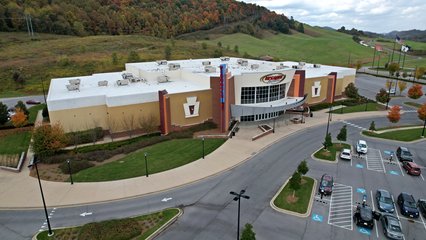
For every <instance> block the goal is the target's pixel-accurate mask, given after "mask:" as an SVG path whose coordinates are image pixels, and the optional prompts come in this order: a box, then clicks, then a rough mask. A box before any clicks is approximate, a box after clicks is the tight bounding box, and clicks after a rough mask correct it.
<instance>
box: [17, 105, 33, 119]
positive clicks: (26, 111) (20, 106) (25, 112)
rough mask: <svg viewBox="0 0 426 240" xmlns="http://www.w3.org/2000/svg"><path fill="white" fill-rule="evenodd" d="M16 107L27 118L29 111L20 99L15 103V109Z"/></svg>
mask: <svg viewBox="0 0 426 240" xmlns="http://www.w3.org/2000/svg"><path fill="white" fill-rule="evenodd" d="M18 108H19V109H21V110H22V111H23V112H24V114H25V115H26V116H27V118H28V116H29V115H30V111H28V109H27V106H26V105H25V103H24V102H22V101H18V103H17V104H16V105H15V109H18Z"/></svg>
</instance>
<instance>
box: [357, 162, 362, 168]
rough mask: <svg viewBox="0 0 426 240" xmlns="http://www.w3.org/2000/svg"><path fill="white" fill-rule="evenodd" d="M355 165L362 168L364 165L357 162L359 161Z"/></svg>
mask: <svg viewBox="0 0 426 240" xmlns="http://www.w3.org/2000/svg"><path fill="white" fill-rule="evenodd" d="M356 167H357V168H364V165H362V164H359V163H358V164H357V165H356Z"/></svg>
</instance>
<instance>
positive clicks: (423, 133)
mask: <svg viewBox="0 0 426 240" xmlns="http://www.w3.org/2000/svg"><path fill="white" fill-rule="evenodd" d="M425 127H426V119H425V123H424V124H423V131H422V137H425Z"/></svg>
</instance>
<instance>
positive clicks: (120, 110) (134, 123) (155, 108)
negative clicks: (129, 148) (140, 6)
mask: <svg viewBox="0 0 426 240" xmlns="http://www.w3.org/2000/svg"><path fill="white" fill-rule="evenodd" d="M107 115H108V116H107V118H108V127H107V128H106V129H110V130H111V132H124V131H131V130H135V129H140V128H141V126H143V124H144V121H149V122H153V123H154V124H155V125H156V126H160V106H159V103H158V102H149V103H142V104H132V105H127V106H119V107H110V108H108V113H107Z"/></svg>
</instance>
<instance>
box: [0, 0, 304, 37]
mask: <svg viewBox="0 0 426 240" xmlns="http://www.w3.org/2000/svg"><path fill="white" fill-rule="evenodd" d="M0 3H1V4H0V31H3V32H10V31H27V23H29V21H30V18H29V16H30V17H31V23H32V25H33V30H34V31H35V32H42V33H55V34H64V35H78V36H87V35H100V34H109V35H122V34H134V33H139V34H144V35H150V36H155V37H161V38H168V37H172V36H177V35H180V34H183V33H190V32H194V31H197V30H205V29H211V28H214V27H217V26H221V25H225V24H229V23H235V22H239V21H244V22H245V23H246V24H244V25H243V26H237V27H236V31H241V32H246V33H249V34H251V35H254V34H255V32H256V31H258V30H259V29H272V30H275V31H278V32H281V33H289V29H291V28H292V29H296V26H295V24H296V23H295V21H294V20H293V19H291V20H290V19H288V18H287V17H286V16H284V15H279V14H276V13H275V12H271V11H269V10H268V9H266V8H264V7H260V6H257V5H254V4H246V3H243V2H237V1H233V0H0Z"/></svg>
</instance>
